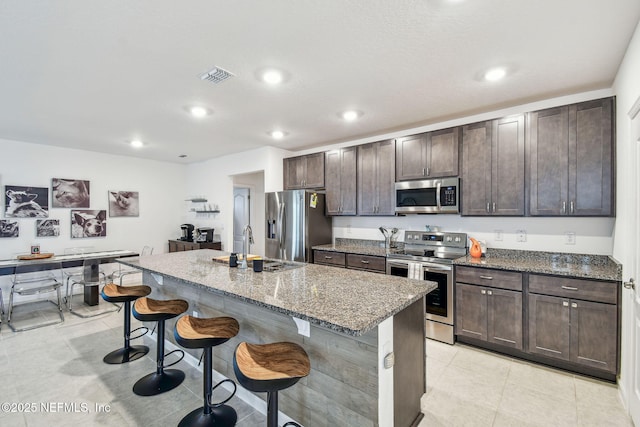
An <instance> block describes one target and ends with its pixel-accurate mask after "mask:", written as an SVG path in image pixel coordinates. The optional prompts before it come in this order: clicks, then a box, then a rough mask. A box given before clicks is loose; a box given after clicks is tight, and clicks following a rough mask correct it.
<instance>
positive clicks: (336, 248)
mask: <svg viewBox="0 0 640 427" xmlns="http://www.w3.org/2000/svg"><path fill="white" fill-rule="evenodd" d="M312 249H313V250H321V251H329V252H342V253H346V254H357V255H373V256H381V257H386V256H387V255H388V254H390V253H393V249H385V248H381V247H376V246H360V245H348V244H347V245H332V244H328V245H318V246H314V247H313V248H312Z"/></svg>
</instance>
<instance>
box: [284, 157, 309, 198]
mask: <svg viewBox="0 0 640 427" xmlns="http://www.w3.org/2000/svg"><path fill="white" fill-rule="evenodd" d="M283 163H284V165H283V172H284V189H285V190H295V189H297V188H302V183H303V180H304V164H303V160H302V157H291V158H288V159H284V160H283Z"/></svg>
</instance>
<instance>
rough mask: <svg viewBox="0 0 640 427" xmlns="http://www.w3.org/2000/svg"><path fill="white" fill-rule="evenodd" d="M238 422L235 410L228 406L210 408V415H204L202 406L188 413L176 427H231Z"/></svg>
mask: <svg viewBox="0 0 640 427" xmlns="http://www.w3.org/2000/svg"><path fill="white" fill-rule="evenodd" d="M236 421H238V414H236V410H235V409H233V408H232V407H231V406H228V405H220V406H217V407H215V408H211V413H210V414H205V413H204V406H202V407H200V408H198V409H195V410H193V411H191V412H189V413H188V414H187V415H186V416H185V417H184V418H183V419H182V420H181V421H180V424H178V427H212V426H216V427H217V426H222V427H232V426H235V425H236Z"/></svg>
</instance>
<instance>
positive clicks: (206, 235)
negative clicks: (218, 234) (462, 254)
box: [196, 227, 214, 242]
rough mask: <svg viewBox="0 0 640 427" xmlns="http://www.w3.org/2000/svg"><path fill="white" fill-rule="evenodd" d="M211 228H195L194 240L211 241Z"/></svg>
mask: <svg viewBox="0 0 640 427" xmlns="http://www.w3.org/2000/svg"><path fill="white" fill-rule="evenodd" d="M213 230H214V229H213V228H211V227H199V228H198V229H197V230H196V235H197V236H198V237H196V242H213Z"/></svg>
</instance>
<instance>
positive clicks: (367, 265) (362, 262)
mask: <svg viewBox="0 0 640 427" xmlns="http://www.w3.org/2000/svg"><path fill="white" fill-rule="evenodd" d="M347 268H357V269H360V270H368V271H376V272H381V273H384V272H385V269H386V259H385V258H383V257H379V256H371V255H357V254H347Z"/></svg>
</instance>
